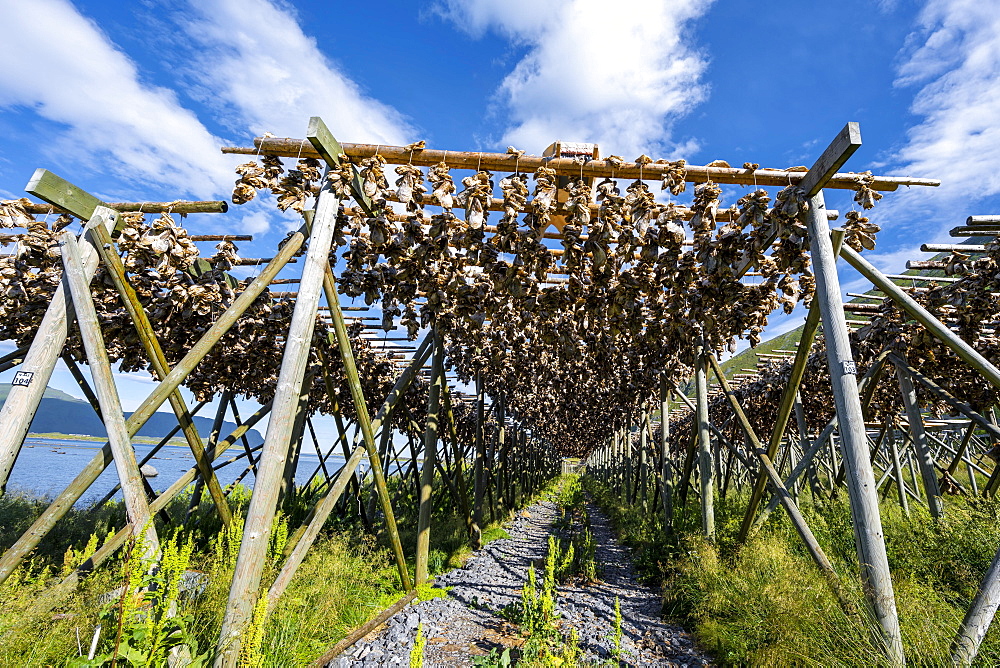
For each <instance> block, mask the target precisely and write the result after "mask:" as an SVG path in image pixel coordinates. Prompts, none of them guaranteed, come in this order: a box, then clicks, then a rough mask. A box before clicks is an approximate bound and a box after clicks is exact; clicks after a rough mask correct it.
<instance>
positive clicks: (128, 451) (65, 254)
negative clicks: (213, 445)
mask: <svg viewBox="0 0 1000 668" xmlns="http://www.w3.org/2000/svg"><path fill="white" fill-rule="evenodd" d="M105 217H106V218H107V219H108V222H110V223H112V224H113V223H114V220H115V218H116V214H115V213H114V212H113V211H111V210H110V209H103V208H100V209H98V212H97V214H95V216H94V218H93V219H91V221H92V222H91V223H90V224H91V225H103V224H105V221H104V218H105ZM59 246H60V248H61V250H62V261H63V277H64V278H65V280H66V284H67V285H68V287H69V291H70V295H71V298H72V304H73V310H74V311H75V312H76V321H77V324H78V325H79V327H80V337H81V338H82V339H83V347H84V350H86V352H87V361H88V363H89V364H90V372H91V375H92V377H93V379H94V386H95V390H96V393H97V400H98V402H99V403H100V407H101V417H102V418H103V420H104V426H105V427H106V428H107V431H108V443H109V444H110V445H111V452H112V453H113V455H114V461H115V468H116V469H117V470H118V479H119V481H120V482H121V487H122V495H123V496H124V498H125V511H126V513H127V514H128V518H129V522H130V523H131V524H132V533H133V535H134V536H135V537H136V538H139V537H142V540H143V557H144V558H145V559H150V560H152V559H155V558H156V556H157V555H158V554H159V552H160V541H159V539H158V538H157V536H156V528H155V527H154V526H153V521H152V515H151V514H150V511H149V502H148V501H147V500H146V490H145V488H144V487H143V484H142V474H141V473H140V472H139V463H138V462H137V461H136V459H135V450H134V449H133V448H132V443H131V442H130V440H129V439H130V438H131V437H130V435H129V433H128V429H127V428H126V427H125V416H124V414H123V412H122V406H121V400H120V398H119V396H118V389H117V388H116V387H115V376H114V372H113V371H112V370H111V360H110V359H109V358H108V351H107V349H106V348H105V347H104V336H103V334H101V326H100V324H99V323H98V320H97V309H96V308H95V307H94V300H93V297H91V294H90V279H89V278H88V277H87V272H86V270H85V269H84V267H83V261H82V259H81V254H80V247H79V245H78V244H77V241H76V236H75V235H74V234H73V233H72V232H69V231H66V232H63V233H62V234H61V235H60V236H59Z"/></svg>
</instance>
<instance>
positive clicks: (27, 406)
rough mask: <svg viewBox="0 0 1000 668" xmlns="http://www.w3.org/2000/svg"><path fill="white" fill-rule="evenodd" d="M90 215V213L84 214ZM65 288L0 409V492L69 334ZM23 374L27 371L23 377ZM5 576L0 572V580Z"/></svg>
mask: <svg viewBox="0 0 1000 668" xmlns="http://www.w3.org/2000/svg"><path fill="white" fill-rule="evenodd" d="M88 218H90V216H88ZM99 220H100V224H102V225H111V226H113V225H114V224H115V222H116V221H117V214H116V213H114V212H111V215H110V216H107V215H102V216H100V219H99ZM85 235H86V232H83V233H81V235H80V237H81V239H82V240H83V241H84V243H83V246H82V248H81V252H80V262H81V264H82V266H83V272H84V274H83V276H84V280H85V281H86V282H87V283H88V284H89V282H90V280H91V279H93V277H94V273H95V272H96V271H97V264H98V254H97V250H96V249H95V248H94V246H93V245H92V244H91V243H89V242H88V241H87V240H86V237H85ZM68 295H69V287H68V285H67V282H66V279H65V278H64V279H63V281H62V284H61V286H60V287H59V289H57V290H56V291H55V294H53V295H52V300H51V301H50V302H49V305H48V307H46V309H45V316H44V317H43V318H42V322H41V323H40V324H39V325H38V331H37V332H36V333H35V337H34V339H33V340H32V342H31V346H30V347H29V348H28V351H27V352H26V353H25V354H24V361H23V362H21V369H20V372H21V374H22V377H25V378H27V383H28V384H27V385H14V386H12V387H11V388H10V393H9V394H8V395H7V399H6V400H5V401H4V403H3V408H0V425H2V427H3V428H2V429H0V492H3V491H4V490H5V489H6V488H7V480H8V479H9V478H10V471H11V469H12V468H13V467H14V461H15V460H16V459H17V455H18V453H19V452H20V451H21V445H22V444H23V443H24V437H25V436H26V435H27V434H28V428H29V427H30V426H31V421H32V420H33V419H34V417H35V412H36V411H37V410H38V404H39V403H40V402H41V400H42V395H43V394H44V393H45V388H46V387H48V384H49V380H50V379H51V378H52V371H53V369H55V366H56V361H57V360H58V359H59V356H60V355H61V354H62V351H63V347H64V346H65V345H66V338H67V336H68V335H69V325H70V322H71V320H70V318H71V317H72V316H71V315H69V317H68V314H67V309H66V303H67V297H68ZM24 374H27V375H26V376H25V375H24ZM4 579H5V578H4V577H3V576H2V575H0V582H3V580H4Z"/></svg>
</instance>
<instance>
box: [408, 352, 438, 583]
mask: <svg viewBox="0 0 1000 668" xmlns="http://www.w3.org/2000/svg"><path fill="white" fill-rule="evenodd" d="M434 339H435V340H434V361H433V362H432V365H431V387H430V396H429V397H428V400H427V425H426V427H425V429H424V463H423V466H422V467H421V469H420V499H419V503H420V510H419V513H418V517H417V570H416V578H415V579H416V584H418V585H420V584H423V583H424V582H427V577H428V568H427V563H428V557H429V554H430V545H431V495H432V494H433V492H434V465H435V462H436V460H437V440H438V416H439V413H440V408H441V385H442V384H443V383H444V348H443V346H442V345H441V341H440V340H439V339H438V337H437V335H435V337H434Z"/></svg>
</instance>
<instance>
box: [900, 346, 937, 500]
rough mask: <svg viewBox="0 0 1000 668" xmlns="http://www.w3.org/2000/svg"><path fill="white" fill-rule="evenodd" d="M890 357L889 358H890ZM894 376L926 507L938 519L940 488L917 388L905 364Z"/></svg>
mask: <svg viewBox="0 0 1000 668" xmlns="http://www.w3.org/2000/svg"><path fill="white" fill-rule="evenodd" d="M891 359H892V358H890V360H891ZM896 378H897V379H898V380H899V391H900V393H902V395H903V408H904V409H905V410H906V419H907V421H908V422H909V423H910V440H911V441H912V442H913V449H914V451H915V452H916V453H917V466H919V467H920V477H921V478H922V479H923V483H924V493H925V494H926V495H927V508H928V509H929V510H930V513H931V517H933V518H934V519H940V517H941V515H942V514H943V513H944V506H943V503H942V500H941V490H940V489H939V488H938V479H937V471H935V470H934V454H933V453H932V452H931V449H930V446H928V444H927V434H926V432H925V431H924V418H923V415H921V413H920V405H919V404H918V403H917V390H916V388H915V387H914V386H913V380H912V379H911V378H910V374H909V373H908V372H907V370H906V367H905V365H897V366H896Z"/></svg>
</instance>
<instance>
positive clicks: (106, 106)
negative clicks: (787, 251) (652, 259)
mask: <svg viewBox="0 0 1000 668" xmlns="http://www.w3.org/2000/svg"><path fill="white" fill-rule="evenodd" d="M0 9H2V11H0V16H3V17H4V21H5V31H4V32H5V37H4V39H3V40H2V41H0V132H2V133H3V136H4V137H5V141H4V142H3V143H2V144H0V196H2V197H18V196H20V195H21V194H22V192H23V187H24V184H25V183H26V182H27V180H28V178H29V177H30V175H31V173H32V171H33V170H34V169H35V168H36V167H40V166H44V167H48V168H49V169H52V170H53V171H55V172H57V173H59V174H61V175H63V176H65V177H66V178H68V179H69V180H71V181H73V182H75V183H77V184H78V185H80V186H82V187H85V188H87V189H88V190H90V191H92V192H94V193H95V194H98V195H100V196H101V197H103V198H105V199H107V200H111V201H118V200H173V199H178V198H199V199H200V198H212V199H216V198H217V199H228V197H229V194H230V192H231V186H232V182H233V180H234V175H233V173H232V168H233V166H235V165H236V164H237V163H238V162H240V160H239V156H223V155H221V154H220V153H219V151H218V147H219V146H221V145H248V144H249V142H250V140H251V138H252V137H253V136H254V135H255V134H259V133H261V132H264V131H270V132H272V133H274V134H275V135H278V136H295V137H300V136H302V135H303V133H304V130H305V126H306V122H307V120H308V118H309V116H312V115H320V116H322V117H323V118H324V119H325V120H326V122H327V124H328V125H329V126H330V127H331V129H332V130H333V131H334V133H335V134H336V135H337V136H338V137H339V138H340V139H341V140H344V141H354V142H371V143H393V144H397V143H406V142H409V141H413V140H416V139H425V140H426V141H427V142H428V145H429V146H431V147H434V148H446V149H455V150H484V151H485V150H500V151H502V150H504V148H505V147H506V146H507V145H509V144H513V145H515V146H517V147H518V148H521V149H525V150H527V151H528V152H529V153H540V152H541V151H542V149H543V148H544V147H545V146H546V145H547V144H548V143H550V142H551V141H553V140H557V139H558V140H565V141H596V142H598V143H600V145H601V150H602V154H604V155H608V154H618V155H622V156H624V157H626V158H627V159H632V158H634V157H636V156H638V155H639V154H640V153H647V154H649V155H651V156H652V157H654V158H661V157H663V158H680V157H683V158H685V159H687V160H688V161H689V162H692V163H697V164H704V163H706V162H709V161H711V160H714V159H724V160H727V161H729V162H730V163H731V164H733V165H740V164H742V163H743V162H745V161H751V162H757V163H760V164H761V165H762V166H767V167H778V168H781V167H787V166H791V165H800V164H804V165H810V164H812V162H813V160H814V159H815V158H816V156H817V155H818V154H819V152H820V151H822V149H823V148H824V147H825V146H826V144H827V142H828V141H829V140H830V139H832V138H833V136H834V135H835V134H836V133H837V131H838V130H839V129H840V128H841V127H843V125H844V124H845V123H846V122H847V121H859V122H860V123H861V129H862V135H863V138H864V145H863V146H862V148H861V149H860V150H859V151H858V152H857V153H856V154H855V156H854V157H853V158H852V160H851V161H850V162H849V163H848V165H847V169H850V170H852V171H861V170H865V169H872V170H874V171H876V172H881V173H889V174H906V175H911V176H920V177H932V178H940V179H941V180H942V182H943V184H942V186H941V187H940V188H936V189H927V188H921V189H912V190H909V191H900V192H897V193H888V194H887V195H886V197H885V199H884V200H883V201H882V203H881V204H880V205H879V207H878V208H876V209H875V211H874V214H873V218H874V219H875V220H876V221H877V222H879V223H880V224H881V225H882V227H883V232H882V233H881V234H880V236H879V246H878V248H877V250H876V251H875V252H874V253H870V257H871V258H872V260H873V261H874V262H875V263H876V264H877V265H879V266H881V267H882V268H884V269H887V270H899V269H901V268H902V267H903V263H904V262H905V260H906V259H908V258H918V257H920V254H919V252H918V251H917V250H916V249H917V247H918V246H919V244H920V243H921V242H932V241H945V240H947V230H948V229H949V228H950V227H953V226H955V225H957V224H959V223H960V222H961V221H963V220H964V219H965V217H966V216H968V215H970V214H983V213H996V212H1000V197H998V193H1000V129H998V127H997V126H998V124H997V120H998V115H1000V112H998V106H1000V5H998V4H997V3H993V2H983V1H981V0H980V1H979V2H969V1H967V0H929V1H927V2H923V3H916V2H902V1H893V0H881V1H873V0H868V1H866V2H862V1H854V0H846V1H841V2H836V3H830V2H819V3H815V2H810V3H803V2H794V3H793V2H787V1H785V0H777V1H771V2H762V3H746V2H736V1H734V0H716V1H715V2H710V1H708V0H690V1H670V0H659V1H656V0H649V1H643V0H620V1H619V2H614V3H609V2H605V1H600V0H564V1H563V2H558V3H556V2H539V1H538V0H534V1H529V0H503V1H500V0H464V1H463V0H438V1H434V2H422V3H418V2H412V1H411V2H401V1H382V2H378V3H343V2H329V1H327V2H313V1H306V0H298V1H296V2H278V1H269V0H199V1H198V2H194V1H193V0H192V1H190V2H189V1H187V0H162V1H160V0H141V1H135V2H121V1H118V2H105V1H99V0H78V1H77V2H69V1H68V0H31V1H30V2H26V1H24V0H0ZM727 194H728V195H729V197H728V198H727V201H724V202H723V206H728V205H730V204H732V203H734V201H735V199H736V198H737V197H739V196H740V194H739V190H738V189H730V190H728V191H727ZM828 200H829V201H828V205H829V206H831V207H833V208H839V209H841V210H847V209H849V208H850V207H851V201H850V197H849V196H845V195H844V194H842V193H841V194H833V195H830V196H829V198H828ZM188 225H189V228H190V229H191V230H192V231H193V232H196V233H198V232H201V233H210V232H213V233H217V232H222V231H232V232H234V233H236V232H252V233H254V234H255V235H257V238H256V240H255V241H254V242H253V243H252V244H244V245H242V246H241V254H242V255H244V256H249V257H254V256H264V257H268V256H269V255H270V251H271V250H272V249H273V248H274V245H275V243H276V242H277V240H278V239H280V238H281V237H282V236H284V233H285V231H286V230H287V229H289V228H290V227H291V226H293V225H296V224H295V221H294V220H293V219H292V218H291V217H287V216H282V215H279V214H278V212H277V211H276V210H275V209H274V208H273V207H271V206H270V205H269V204H268V203H266V202H254V203H252V204H250V205H247V206H246V207H242V208H236V207H234V210H233V211H231V212H230V213H229V214H227V215H225V216H207V215H205V216H201V217H197V218H195V217H192V218H191V219H189V223H188ZM289 275H293V274H292V273H290V274H289ZM844 282H845V285H846V287H847V288H848V289H857V288H860V287H863V286H862V285H861V284H860V283H858V282H857V281H856V280H855V279H854V278H852V276H851V275H850V274H848V273H847V272H846V271H845V273H844ZM799 322H801V313H799V312H798V311H797V312H796V313H794V314H793V315H792V316H788V317H777V316H776V317H775V318H774V319H773V320H772V323H773V326H772V329H771V333H772V334H773V333H779V332H780V331H783V330H786V329H788V328H790V327H794V326H796V325H797V324H798V323H799ZM9 349H10V347H9V345H7V346H6V347H5V346H4V344H0V353H2V352H5V351H7V350H9ZM0 380H4V381H5V380H7V378H6V377H4V376H2V375H0ZM53 384H54V385H56V386H57V387H60V388H61V389H64V390H66V391H69V392H70V393H72V394H75V395H77V396H79V394H80V393H79V391H78V390H77V388H76V387H75V386H73V384H72V380H70V379H68V376H67V375H64V374H57V375H56V377H55V378H54V381H53ZM133 384H134V387H133ZM148 387H149V386H148V384H147V383H146V382H144V381H142V380H140V379H133V380H127V379H126V380H123V387H122V394H123V403H124V404H125V406H126V408H132V407H134V405H135V404H136V403H138V401H139V400H141V398H142V397H143V396H145V394H146V392H147V391H148Z"/></svg>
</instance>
